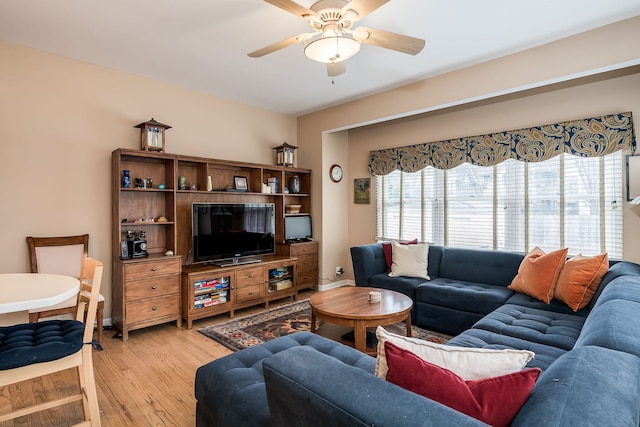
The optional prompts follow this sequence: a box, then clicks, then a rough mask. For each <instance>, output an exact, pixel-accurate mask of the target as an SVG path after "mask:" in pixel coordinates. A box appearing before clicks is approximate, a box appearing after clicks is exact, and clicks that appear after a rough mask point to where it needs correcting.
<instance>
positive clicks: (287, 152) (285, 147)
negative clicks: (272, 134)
mask: <svg viewBox="0 0 640 427" xmlns="http://www.w3.org/2000/svg"><path fill="white" fill-rule="evenodd" d="M296 148H298V147H296V146H294V145H291V144H287V143H286V142H285V143H284V144H282V145H278V146H277V147H273V149H274V150H276V164H277V165H281V166H293V164H294V161H293V160H294V156H293V154H294V151H293V150H295V149H296Z"/></svg>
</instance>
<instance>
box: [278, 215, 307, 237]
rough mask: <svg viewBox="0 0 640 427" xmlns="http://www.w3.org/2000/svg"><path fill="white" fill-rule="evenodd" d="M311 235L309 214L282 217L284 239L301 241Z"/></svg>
mask: <svg viewBox="0 0 640 427" xmlns="http://www.w3.org/2000/svg"><path fill="white" fill-rule="evenodd" d="M312 237H313V233H312V229H311V217H310V216H307V215H305V216H288V217H285V219H284V239H285V240H287V241H290V242H291V241H303V240H309V239H311V238H312Z"/></svg>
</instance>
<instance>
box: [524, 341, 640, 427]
mask: <svg viewBox="0 0 640 427" xmlns="http://www.w3.org/2000/svg"><path fill="white" fill-rule="evenodd" d="M638 396H640V359H639V358H638V357H636V356H634V355H631V354H626V353H622V352H619V351H614V350H609V349H606V348H599V347H592V346H586V347H580V348H576V349H574V350H572V351H570V352H568V353H566V354H564V355H562V356H560V357H559V358H558V360H557V361H556V362H555V363H554V364H553V365H551V366H550V367H549V369H547V370H546V371H545V372H543V373H542V375H540V378H538V381H537V383H536V385H535V387H534V388H533V391H532V393H531V396H529V399H528V400H527V402H526V403H525V404H524V406H523V407H522V408H521V409H520V412H518V414H517V415H516V417H515V419H514V420H513V422H512V423H511V425H512V426H513V427H524V426H531V427H538V426H613V425H615V426H637V425H638V424H639V422H640V399H638Z"/></svg>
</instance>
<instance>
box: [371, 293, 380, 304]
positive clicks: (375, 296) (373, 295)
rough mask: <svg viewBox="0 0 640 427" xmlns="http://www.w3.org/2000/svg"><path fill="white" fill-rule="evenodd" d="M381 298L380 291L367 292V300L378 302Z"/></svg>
mask: <svg viewBox="0 0 640 427" xmlns="http://www.w3.org/2000/svg"><path fill="white" fill-rule="evenodd" d="M381 298H382V293H381V292H369V302H380V299H381Z"/></svg>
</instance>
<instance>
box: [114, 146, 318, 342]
mask: <svg viewBox="0 0 640 427" xmlns="http://www.w3.org/2000/svg"><path fill="white" fill-rule="evenodd" d="M123 170H129V171H130V172H129V173H130V176H131V187H130V188H122V185H121V177H122V172H123ZM112 175H113V181H112V182H113V185H112V188H113V194H112V199H113V214H112V222H113V232H112V247H113V251H112V253H113V260H114V263H113V265H114V274H113V277H114V286H113V299H114V303H113V305H114V308H113V314H112V317H113V320H114V326H115V327H116V328H117V329H119V330H120V331H121V332H122V335H123V338H124V339H126V338H127V335H128V332H129V331H130V330H134V329H138V328H142V327H147V326H151V325H155V324H158V323H164V322H168V321H173V320H175V321H176V323H177V325H178V326H181V323H182V318H185V319H186V320H187V324H188V326H189V327H191V323H192V322H193V320H194V319H199V318H202V317H209V316H212V315H214V314H219V313H226V312H229V313H230V315H231V316H232V315H233V310H234V309H238V308H242V307H247V306H250V305H255V304H262V303H264V304H265V306H266V307H268V305H269V301H272V300H274V299H279V298H284V297H293V298H295V296H296V294H297V290H298V289H299V288H306V287H314V288H315V287H317V283H318V259H317V257H318V251H317V242H307V243H310V244H308V245H306V244H305V243H302V244H287V243H285V240H284V218H285V217H286V216H289V215H292V216H293V215H309V214H310V212H311V170H309V169H302V168H291V167H284V166H273V165H262V164H256V163H245V162H234V161H226V160H220V159H210V158H203V157H193V156H182V155H176V154H169V153H161V152H149V151H142V150H130V149H123V148H119V149H117V150H114V151H113V153H112ZM294 175H297V176H298V178H299V180H300V192H299V193H296V194H293V193H289V192H286V191H285V190H284V188H285V187H288V186H289V181H290V179H291V177H292V176H294ZM181 176H182V177H184V178H185V179H184V181H185V184H186V189H179V188H178V187H179V186H178V177H181ZM237 176H240V177H245V178H246V179H247V186H248V190H249V191H246V192H237V191H234V190H235V188H234V178H235V177H237ZM135 178H144V179H150V180H151V182H152V183H153V184H152V186H147V187H146V188H135ZM270 178H276V179H277V180H278V191H277V192H275V193H262V187H263V184H267V183H268V181H269V179H270ZM209 183H211V184H210V185H209ZM159 184H163V185H164V188H158V185H159ZM209 187H211V190H209ZM196 202H197V203H203V202H204V203H273V204H274V205H275V208H276V209H275V211H276V231H275V234H276V247H277V249H276V253H277V255H273V256H268V257H261V258H262V259H263V262H262V263H260V264H259V265H253V266H238V267H233V268H218V267H211V266H207V267H199V266H195V265H191V264H192V259H193V257H192V255H191V249H192V248H191V246H192V241H191V206H192V204H193V203H196ZM288 205H300V206H301V209H300V213H298V214H287V213H286V207H287V206H288ZM159 219H162V221H158V220H159ZM128 231H144V233H145V235H146V237H145V240H146V244H147V252H148V254H149V257H139V258H133V259H121V242H123V241H126V240H127V232H128ZM298 245H302V246H298ZM167 251H172V252H173V254H175V255H172V256H166V255H165V253H166V252H167ZM298 258H299V259H300V260H301V264H298V261H297V260H298ZM265 259H266V260H267V261H265ZM299 265H300V266H301V267H302V268H300V269H299V268H298V266H299ZM134 266H135V267H134ZM251 268H259V269H260V274H259V275H260V278H259V279H258V278H257V274H258V273H257V271H256V272H254V273H253V277H252V278H249V277H246V278H245V277H243V276H242V274H244V273H247V274H249V272H250V269H251ZM274 268H275V269H277V268H283V269H286V270H287V273H286V278H277V277H271V278H270V277H269V274H270V273H269V272H270V270H269V269H274ZM138 270H139V271H143V272H145V273H144V274H145V275H144V276H142V277H140V276H135V275H134V276H131V272H132V271H138ZM147 270H148V271H147ZM157 271H162V272H164V273H165V274H163V275H159V274H157V273H156V272H157ZM183 271H184V272H183ZM283 271H284V270H283ZM181 273H182V274H181ZM175 277H178V279H177V282H176V281H175ZM180 277H182V280H180ZM207 280H228V283H229V289H228V290H227V296H226V301H223V300H222V299H221V298H220V299H218V300H217V301H215V303H213V302H211V301H208V302H209V303H208V304H206V305H205V304H204V302H203V303H202V304H198V303H197V302H196V296H197V295H198V296H201V295H204V294H206V293H207V292H204V291H203V290H202V289H201V290H200V291H203V292H200V293H199V294H197V292H198V291H196V290H195V289H196V283H198V282H199V281H207ZM252 280H254V281H253V282H252ZM285 280H291V282H292V283H291V286H290V287H286V286H287V283H286V282H284V281H285ZM146 287H148V289H146ZM132 289H135V292H133V291H132ZM145 289H146V293H145ZM212 295H213V294H210V295H209V297H211V296H212ZM218 297H220V295H218ZM154 298H156V300H155V302H156V303H157V304H154ZM159 298H160V299H159ZM206 299H207V298H200V300H202V301H204V300H206ZM134 303H135V304H136V305H132V304H134ZM160 303H161V305H159V304H160ZM160 307H161V308H160ZM140 308H143V309H144V310H149V312H146V311H145V313H144V314H143V315H139V314H138V313H137V312H136V311H134V309H135V310H139V309H140Z"/></svg>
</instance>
